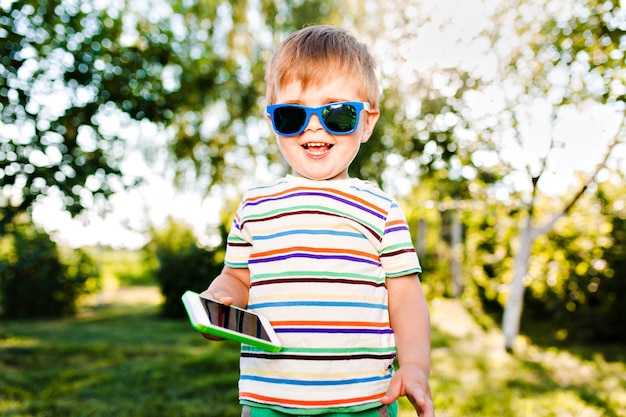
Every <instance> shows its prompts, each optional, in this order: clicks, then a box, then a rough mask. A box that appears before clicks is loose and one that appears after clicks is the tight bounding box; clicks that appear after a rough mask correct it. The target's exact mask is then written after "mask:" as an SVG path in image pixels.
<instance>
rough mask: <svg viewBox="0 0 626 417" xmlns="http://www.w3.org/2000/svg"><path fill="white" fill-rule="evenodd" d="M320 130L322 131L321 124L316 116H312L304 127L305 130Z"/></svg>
mask: <svg viewBox="0 0 626 417" xmlns="http://www.w3.org/2000/svg"><path fill="white" fill-rule="evenodd" d="M320 129H324V126H323V125H322V122H321V121H320V119H319V117H317V114H312V115H311V118H310V119H309V124H308V125H307V126H306V129H305V130H312V131H316V130H320Z"/></svg>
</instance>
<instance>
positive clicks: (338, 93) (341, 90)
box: [276, 76, 379, 180]
mask: <svg viewBox="0 0 626 417" xmlns="http://www.w3.org/2000/svg"><path fill="white" fill-rule="evenodd" d="M361 84H362V83H361V80H357V79H356V78H354V77H352V78H350V77H346V76H339V77H332V78H329V79H327V80H326V81H324V82H323V83H320V85H308V86H307V87H306V88H304V89H303V88H302V83H301V82H300V81H299V80H291V81H288V82H287V83H285V85H283V86H281V88H280V89H279V90H278V91H277V95H276V103H277V104H284V103H289V104H298V105H301V106H309V107H319V106H323V105H326V104H330V103H338V102H345V101H362V100H363V97H362V94H360V88H359V87H360V86H361ZM361 111H362V113H361V115H360V116H361V117H360V121H359V125H358V126H357V128H356V130H355V131H354V132H352V133H350V134H347V135H336V134H331V133H329V132H328V131H327V130H326V129H325V128H324V126H322V124H321V122H320V120H319V118H318V117H317V115H315V114H313V115H311V118H310V120H309V123H308V125H307V126H306V128H305V130H304V132H302V133H301V134H299V135H297V136H289V137H287V136H280V135H279V136H278V146H279V148H280V151H281V153H282V155H283V157H284V158H285V159H286V160H287V162H288V163H289V165H290V166H291V167H292V169H293V174H294V175H296V176H300V177H305V178H309V179H314V180H333V179H346V178H348V167H349V166H350V163H352V161H353V160H354V158H355V157H356V155H357V153H358V151H359V148H360V146H361V143H365V142H366V141H367V140H368V139H369V137H370V135H371V134H372V130H373V129H374V125H375V124H376V121H377V120H378V116H379V111H378V109H371V110H370V111H369V112H367V111H365V110H361Z"/></svg>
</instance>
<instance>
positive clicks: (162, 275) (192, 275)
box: [152, 221, 223, 318]
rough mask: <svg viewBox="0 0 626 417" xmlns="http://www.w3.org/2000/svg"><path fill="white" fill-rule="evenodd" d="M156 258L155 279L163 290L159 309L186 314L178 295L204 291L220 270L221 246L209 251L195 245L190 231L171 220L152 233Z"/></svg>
mask: <svg viewBox="0 0 626 417" xmlns="http://www.w3.org/2000/svg"><path fill="white" fill-rule="evenodd" d="M152 244H153V245H154V247H155V249H154V253H155V255H156V258H157V261H158V267H157V269H156V271H155V274H154V275H155V276H156V279H157V281H158V283H159V286H160V288H161V293H162V294H163V298H164V301H163V304H162V306H161V313H162V315H163V316H165V317H171V318H179V317H186V313H185V308H184V306H183V304H182V301H181V297H182V295H183V294H184V292H185V291H187V290H191V291H196V292H201V291H204V290H205V289H206V288H207V287H208V285H209V284H210V283H211V281H212V280H213V279H214V278H215V277H216V276H217V275H218V274H219V273H220V272H221V270H222V261H221V259H219V258H221V257H223V250H222V249H217V250H215V251H208V250H206V249H204V248H201V247H199V246H198V244H197V242H196V238H195V235H194V234H193V231H192V230H191V229H190V228H189V227H188V226H186V225H179V224H176V223H175V222H173V221H170V224H169V225H168V227H167V228H166V229H165V230H163V231H161V232H159V233H156V234H155V237H154V239H153V243H152Z"/></svg>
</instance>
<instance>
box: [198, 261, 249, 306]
mask: <svg viewBox="0 0 626 417" xmlns="http://www.w3.org/2000/svg"><path fill="white" fill-rule="evenodd" d="M249 292H250V270H249V269H248V268H230V267H228V266H224V269H222V272H221V273H220V274H219V275H218V276H217V277H216V278H215V279H214V280H213V282H211V285H209V288H207V289H206V290H205V291H203V292H202V294H203V295H206V296H208V297H211V298H214V299H216V300H218V301H221V302H222V303H224V304H226V305H231V304H232V305H234V306H236V307H241V308H246V307H247V306H248V293H249Z"/></svg>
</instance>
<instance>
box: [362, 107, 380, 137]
mask: <svg viewBox="0 0 626 417" xmlns="http://www.w3.org/2000/svg"><path fill="white" fill-rule="evenodd" d="M379 117H380V110H379V109H371V110H370V111H369V112H367V117H366V118H365V125H364V126H363V136H362V137H361V143H365V142H367V141H368V140H369V138H370V136H372V132H373V131H374V127H375V126H376V122H377V121H378V118H379Z"/></svg>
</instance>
